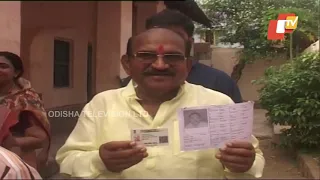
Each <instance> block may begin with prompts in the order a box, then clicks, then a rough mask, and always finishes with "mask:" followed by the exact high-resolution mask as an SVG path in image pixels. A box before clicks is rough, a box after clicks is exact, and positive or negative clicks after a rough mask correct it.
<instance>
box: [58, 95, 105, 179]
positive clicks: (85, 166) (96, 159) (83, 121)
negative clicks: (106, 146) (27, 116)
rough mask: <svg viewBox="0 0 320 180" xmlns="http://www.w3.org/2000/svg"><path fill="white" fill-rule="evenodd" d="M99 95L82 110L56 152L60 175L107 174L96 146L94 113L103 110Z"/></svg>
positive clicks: (96, 118) (89, 175) (91, 175)
mask: <svg viewBox="0 0 320 180" xmlns="http://www.w3.org/2000/svg"><path fill="white" fill-rule="evenodd" d="M98 98H99V95H97V96H96V97H94V98H93V100H92V101H91V102H89V103H88V104H87V105H86V106H85V107H84V108H83V110H82V112H81V116H80V117H79V119H78V122H77V124H76V126H75V128H74V129H73V131H72V133H71V134H70V136H69V137H68V139H67V141H66V143H65V144H64V145H63V146H62V147H61V148H60V149H59V151H58V152H57V156H56V160H57V162H58V163H59V164H60V173H63V174H68V175H70V176H71V177H80V178H96V177H98V176H99V175H101V174H102V173H105V172H107V169H106V168H105V166H104V163H103V162H102V160H101V158H100V156H99V147H100V146H99V145H98V144H97V141H96V140H97V137H98V136H97V134H96V133H97V129H96V126H97V125H96V121H97V120H98V117H95V116H94V115H95V114H96V113H95V112H97V111H99V109H103V107H104V105H103V103H102V102H101V101H100V99H98Z"/></svg>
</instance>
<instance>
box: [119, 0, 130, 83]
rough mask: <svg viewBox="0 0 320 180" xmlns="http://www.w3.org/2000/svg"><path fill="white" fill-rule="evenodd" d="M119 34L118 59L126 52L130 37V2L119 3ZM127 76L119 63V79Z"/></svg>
mask: <svg viewBox="0 0 320 180" xmlns="http://www.w3.org/2000/svg"><path fill="white" fill-rule="evenodd" d="M120 26H121V33H120V58H121V56H122V55H123V54H125V53H126V50H127V42H128V39H129V38H130V37H131V36H132V1H121V24H120ZM119 62H120V61H119ZM127 76H128V75H127V74H126V72H125V71H124V70H123V67H122V65H121V63H120V78H125V77H127Z"/></svg>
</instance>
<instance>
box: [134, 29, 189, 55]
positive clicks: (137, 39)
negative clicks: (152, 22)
mask: <svg viewBox="0 0 320 180" xmlns="http://www.w3.org/2000/svg"><path fill="white" fill-rule="evenodd" d="M154 31H155V32H157V31H160V32H161V33H164V32H168V33H170V35H173V36H176V37H179V38H180V39H181V40H182V42H183V45H184V46H185V43H184V42H185V40H184V38H183V37H182V36H181V35H180V34H178V33H177V32H175V31H172V30H170V29H167V28H153V29H148V30H146V31H144V32H142V33H140V34H138V35H136V36H134V37H133V38H132V47H133V48H134V49H136V46H137V45H138V44H139V45H141V43H142V44H143V41H144V38H149V36H150V34H149V33H153V32H154ZM168 35H169V34H168ZM161 37H162V36H161ZM156 51H157V53H159V54H163V53H164V45H163V44H160V45H158V46H157V49H156Z"/></svg>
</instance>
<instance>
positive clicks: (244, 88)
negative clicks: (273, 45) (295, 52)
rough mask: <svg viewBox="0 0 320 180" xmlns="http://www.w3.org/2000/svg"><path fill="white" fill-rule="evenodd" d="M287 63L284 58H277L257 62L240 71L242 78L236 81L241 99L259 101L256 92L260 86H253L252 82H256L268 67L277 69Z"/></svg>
mask: <svg viewBox="0 0 320 180" xmlns="http://www.w3.org/2000/svg"><path fill="white" fill-rule="evenodd" d="M286 62H287V59H286V58H285V57H278V58H275V59H272V60H263V59H261V60H257V61H256V62H254V63H253V64H247V65H246V66H245V68H244V69H243V71H242V76H241V78H240V79H239V81H238V86H239V88H240V91H241V94H242V98H243V99H244V100H253V101H258V100H259V93H258V90H259V89H260V88H261V86H258V85H253V84H252V83H251V81H252V80H257V79H259V78H261V77H262V76H263V75H264V72H265V70H266V69H267V68H268V67H270V66H275V67H279V66H280V65H282V64H284V63H286Z"/></svg>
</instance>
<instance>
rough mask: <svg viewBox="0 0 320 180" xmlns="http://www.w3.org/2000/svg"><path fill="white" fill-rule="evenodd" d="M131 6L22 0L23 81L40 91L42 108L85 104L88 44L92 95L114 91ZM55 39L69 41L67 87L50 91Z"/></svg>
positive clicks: (127, 34) (126, 4) (105, 3)
mask: <svg viewBox="0 0 320 180" xmlns="http://www.w3.org/2000/svg"><path fill="white" fill-rule="evenodd" d="M131 3H132V2H121V1H109V2H107V1H106V2H103V1H100V2H61V1H60V2H22V11H21V13H22V14H21V15H22V23H21V26H22V31H21V37H22V40H21V42H23V43H22V45H21V57H22V58H23V59H24V63H25V66H26V68H27V73H26V77H27V78H28V79H30V80H31V82H32V84H33V87H34V88H35V89H36V90H37V91H38V92H40V93H42V96H43V100H44V103H45V106H46V108H52V107H59V106H65V105H72V104H83V103H85V102H87V46H88V43H89V42H90V43H92V45H93V51H94V58H93V69H92V72H93V83H94V84H93V87H92V89H93V91H94V92H95V93H99V92H101V91H104V90H108V89H113V88H118V87H119V81H118V79H117V76H119V73H120V56H121V54H122V52H121V47H122V46H124V44H126V41H127V38H128V37H130V35H131V34H130V27H131V23H132V20H131V18H130V17H132V15H131V14H132V12H131V11H130V7H131V6H130V4H131ZM121 24H122V25H121ZM128 29H129V30H128ZM55 37H58V38H62V39H67V40H72V41H73V53H72V55H73V59H72V78H73V80H72V87H70V88H54V87H53V40H54V38H55ZM122 51H123V49H122Z"/></svg>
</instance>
